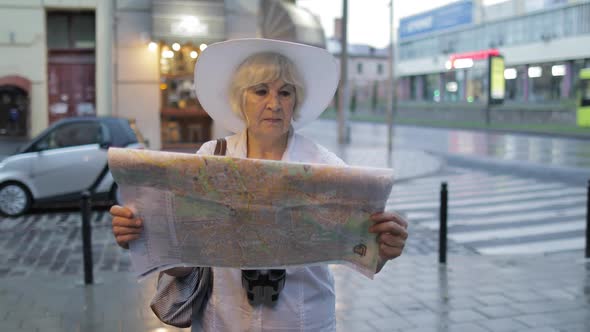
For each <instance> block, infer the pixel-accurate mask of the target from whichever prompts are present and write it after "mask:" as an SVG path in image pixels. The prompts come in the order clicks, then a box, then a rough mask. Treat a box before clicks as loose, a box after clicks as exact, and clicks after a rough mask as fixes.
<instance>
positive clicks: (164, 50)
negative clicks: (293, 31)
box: [159, 43, 211, 148]
mask: <svg viewBox="0 0 590 332" xmlns="http://www.w3.org/2000/svg"><path fill="white" fill-rule="evenodd" d="M205 47H206V45H205V44H194V45H193V44H184V45H180V44H179V43H172V44H161V45H160V47H159V50H160V91H161V94H162V98H161V101H162V105H161V136H162V143H163V144H164V148H176V147H180V148H182V147H184V146H186V147H190V148H194V147H195V145H197V146H198V145H200V144H201V143H203V142H206V141H207V140H209V139H210V136H211V135H210V132H211V119H210V118H209V116H208V115H207V113H205V111H204V110H203V108H202V106H201V105H200V103H199V101H198V100H197V97H196V95H195V93H194V89H193V70H194V68H195V63H196V61H197V58H198V57H199V54H201V52H202V50H204V49H205Z"/></svg>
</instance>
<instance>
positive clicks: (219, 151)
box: [213, 138, 227, 156]
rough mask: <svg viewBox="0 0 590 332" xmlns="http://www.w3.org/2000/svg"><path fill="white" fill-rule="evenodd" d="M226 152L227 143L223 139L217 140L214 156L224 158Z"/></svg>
mask: <svg viewBox="0 0 590 332" xmlns="http://www.w3.org/2000/svg"><path fill="white" fill-rule="evenodd" d="M226 150H227V141H226V140H225V138H218V139H217V144H216V145H215V152H214V153H213V154H214V155H216V156H225V152H226Z"/></svg>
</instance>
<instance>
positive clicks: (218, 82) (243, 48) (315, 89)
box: [194, 38, 340, 133]
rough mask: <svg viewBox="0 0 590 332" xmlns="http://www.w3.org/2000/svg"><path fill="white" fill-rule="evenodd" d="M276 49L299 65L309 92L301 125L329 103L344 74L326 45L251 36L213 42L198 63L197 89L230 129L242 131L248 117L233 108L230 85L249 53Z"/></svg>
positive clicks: (296, 123)
mask: <svg viewBox="0 0 590 332" xmlns="http://www.w3.org/2000/svg"><path fill="white" fill-rule="evenodd" d="M261 52H275V53H279V54H281V55H284V56H286V57H287V58H289V59H290V60H291V61H292V62H293V63H294V65H295V67H296V68H297V71H298V72H299V74H300V76H301V79H302V80H303V82H302V83H303V85H304V87H305V96H304V98H303V101H298V102H300V105H299V118H298V119H297V120H296V121H293V122H292V125H293V128H295V129H299V128H301V127H303V126H305V125H306V124H308V123H310V122H312V121H313V120H315V119H317V118H318V117H319V116H320V114H321V113H322V112H323V111H324V110H325V109H326V108H327V107H328V105H329V104H330V102H331V101H332V98H333V97H334V94H335V93H336V88H337V87H338V81H339V78H340V69H339V65H338V62H337V60H336V59H335V58H334V57H333V56H332V55H331V54H330V53H329V52H328V51H326V50H325V49H322V48H318V47H313V46H308V45H303V44H297V43H292V42H286V41H279V40H271V39H260V38H247V39H234V40H228V41H224V42H219V43H215V44H211V45H209V46H208V47H207V48H206V49H205V50H204V51H203V52H202V53H201V54H200V55H199V57H198V58H197V62H196V64H195V77H194V82H195V90H196V91H195V92H196V95H197V98H198V99H199V102H200V103H201V105H202V106H203V108H204V109H205V111H206V112H207V113H208V114H209V115H210V116H211V118H213V120H214V121H216V122H218V123H219V124H221V126H223V127H224V128H226V129H227V130H229V131H231V132H234V133H239V132H241V131H243V130H244V129H245V128H246V124H245V123H244V121H243V120H242V119H241V118H240V117H238V116H237V115H236V114H235V113H233V112H232V110H231V105H230V99H229V98H230V97H229V87H230V80H231V78H232V77H233V75H234V73H235V71H236V69H237V68H238V66H239V65H240V64H241V63H242V62H243V61H244V60H245V59H246V58H248V57H249V56H251V55H254V54H256V53H261Z"/></svg>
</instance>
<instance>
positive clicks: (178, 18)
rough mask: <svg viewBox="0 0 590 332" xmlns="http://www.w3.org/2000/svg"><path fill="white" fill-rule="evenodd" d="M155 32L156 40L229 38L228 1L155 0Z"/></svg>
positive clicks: (215, 40) (177, 40)
mask: <svg viewBox="0 0 590 332" xmlns="http://www.w3.org/2000/svg"><path fill="white" fill-rule="evenodd" d="M152 35H153V38H154V39H155V40H161V41H164V42H167V43H175V42H177V43H181V44H182V43H193V44H200V43H205V44H210V43H214V42H218V41H222V40H225V10H224V1H211V0H192V1H186V0H185V1H163V0H154V1H153V3H152Z"/></svg>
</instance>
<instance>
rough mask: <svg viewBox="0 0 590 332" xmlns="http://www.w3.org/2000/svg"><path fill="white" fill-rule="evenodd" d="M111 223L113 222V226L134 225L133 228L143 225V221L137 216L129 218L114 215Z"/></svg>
mask: <svg viewBox="0 0 590 332" xmlns="http://www.w3.org/2000/svg"><path fill="white" fill-rule="evenodd" d="M112 224H113V227H115V226H119V227H135V228H141V227H143V221H142V220H141V219H139V218H136V219H129V218H123V217H114V218H113V222H112Z"/></svg>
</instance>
